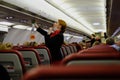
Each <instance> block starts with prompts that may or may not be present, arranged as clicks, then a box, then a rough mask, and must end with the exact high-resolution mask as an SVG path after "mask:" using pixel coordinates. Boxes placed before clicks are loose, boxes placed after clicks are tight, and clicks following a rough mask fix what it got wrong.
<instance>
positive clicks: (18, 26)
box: [13, 25, 28, 29]
mask: <svg viewBox="0 0 120 80" xmlns="http://www.w3.org/2000/svg"><path fill="white" fill-rule="evenodd" d="M13 28H17V29H27V28H28V26H24V25H15V26H13Z"/></svg>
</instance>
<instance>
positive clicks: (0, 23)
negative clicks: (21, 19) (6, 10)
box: [0, 22, 14, 26]
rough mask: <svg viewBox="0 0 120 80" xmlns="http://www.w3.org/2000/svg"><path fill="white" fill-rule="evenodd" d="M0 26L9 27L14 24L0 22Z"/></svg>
mask: <svg viewBox="0 0 120 80" xmlns="http://www.w3.org/2000/svg"><path fill="white" fill-rule="evenodd" d="M0 25H6V26H11V25H14V23H11V22H0Z"/></svg>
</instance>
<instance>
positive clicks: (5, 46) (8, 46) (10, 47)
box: [0, 43, 13, 50]
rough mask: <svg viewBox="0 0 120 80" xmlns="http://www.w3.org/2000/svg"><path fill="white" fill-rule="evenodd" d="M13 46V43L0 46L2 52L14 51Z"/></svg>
mask: <svg viewBox="0 0 120 80" xmlns="http://www.w3.org/2000/svg"><path fill="white" fill-rule="evenodd" d="M12 47H13V45H12V44H11V43H2V44H1V45H0V50H8V49H12Z"/></svg>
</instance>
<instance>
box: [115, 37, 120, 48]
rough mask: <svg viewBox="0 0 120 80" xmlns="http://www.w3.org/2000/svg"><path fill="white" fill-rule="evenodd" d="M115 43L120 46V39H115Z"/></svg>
mask: <svg viewBox="0 0 120 80" xmlns="http://www.w3.org/2000/svg"><path fill="white" fill-rule="evenodd" d="M115 43H116V44H117V45H118V46H120V38H116V39H115Z"/></svg>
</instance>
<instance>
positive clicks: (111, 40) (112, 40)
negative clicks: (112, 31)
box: [106, 38, 115, 45]
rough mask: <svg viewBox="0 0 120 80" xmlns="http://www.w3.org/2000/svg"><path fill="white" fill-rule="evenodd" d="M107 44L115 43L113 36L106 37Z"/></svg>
mask: <svg viewBox="0 0 120 80" xmlns="http://www.w3.org/2000/svg"><path fill="white" fill-rule="evenodd" d="M106 44H107V45H113V44H115V41H114V39H113V38H107V39H106Z"/></svg>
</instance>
